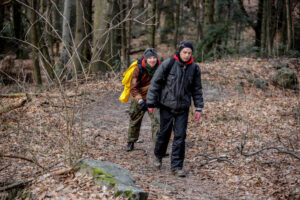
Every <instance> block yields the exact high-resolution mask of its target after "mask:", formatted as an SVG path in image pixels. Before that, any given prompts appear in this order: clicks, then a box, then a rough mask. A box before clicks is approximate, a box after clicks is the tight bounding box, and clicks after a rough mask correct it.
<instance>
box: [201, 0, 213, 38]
mask: <svg viewBox="0 0 300 200" xmlns="http://www.w3.org/2000/svg"><path fill="white" fill-rule="evenodd" d="M214 12H215V0H205V1H204V16H203V33H204V36H205V37H206V36H207V31H208V27H209V25H211V24H213V23H214Z"/></svg>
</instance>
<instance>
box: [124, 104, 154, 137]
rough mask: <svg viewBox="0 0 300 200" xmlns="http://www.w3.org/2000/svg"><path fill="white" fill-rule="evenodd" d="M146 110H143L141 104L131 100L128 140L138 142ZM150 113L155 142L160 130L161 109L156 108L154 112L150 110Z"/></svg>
mask: <svg viewBox="0 0 300 200" xmlns="http://www.w3.org/2000/svg"><path fill="white" fill-rule="evenodd" d="M145 112H148V111H143V110H142V108H141V106H140V105H139V104H137V103H136V102H135V101H131V105H130V110H129V116H130V121H129V129H128V138H127V142H136V141H137V140H138V139H139V135H140V129H141V124H142V120H143V117H144V115H145ZM148 114H149V117H150V119H151V131H152V141H153V142H154V143H155V140H156V135H157V133H158V131H159V110H156V111H155V113H153V114H152V113H149V112H148Z"/></svg>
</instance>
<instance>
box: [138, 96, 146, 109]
mask: <svg viewBox="0 0 300 200" xmlns="http://www.w3.org/2000/svg"><path fill="white" fill-rule="evenodd" d="M138 104H139V105H140V106H141V109H142V111H147V110H148V106H147V104H146V102H144V101H143V100H142V99H140V100H139V101H138Z"/></svg>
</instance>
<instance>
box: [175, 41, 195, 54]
mask: <svg viewBox="0 0 300 200" xmlns="http://www.w3.org/2000/svg"><path fill="white" fill-rule="evenodd" d="M183 48H190V49H192V51H194V47H193V44H192V43H191V42H190V41H183V42H181V43H180V44H179V48H178V52H179V53H180V51H181V50H182V49H183Z"/></svg>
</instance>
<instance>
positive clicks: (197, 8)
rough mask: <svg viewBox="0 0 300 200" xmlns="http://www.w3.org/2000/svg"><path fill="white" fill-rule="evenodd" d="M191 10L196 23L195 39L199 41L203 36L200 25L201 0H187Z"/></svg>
mask: <svg viewBox="0 0 300 200" xmlns="http://www.w3.org/2000/svg"><path fill="white" fill-rule="evenodd" d="M189 4H190V5H191V10H192V13H193V16H194V17H195V21H196V24H197V37H196V40H197V41H200V39H201V38H202V37H203V31H202V25H201V7H202V6H203V0H189Z"/></svg>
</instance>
